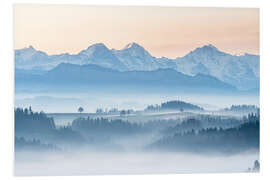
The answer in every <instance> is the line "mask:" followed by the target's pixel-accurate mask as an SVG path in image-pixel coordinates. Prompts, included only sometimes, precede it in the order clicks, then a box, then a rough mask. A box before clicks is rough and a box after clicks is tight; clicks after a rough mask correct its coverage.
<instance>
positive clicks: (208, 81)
mask: <svg viewBox="0 0 270 180" xmlns="http://www.w3.org/2000/svg"><path fill="white" fill-rule="evenodd" d="M15 85H16V90H21V89H23V88H25V89H28V90H31V89H32V90H37V91H39V90H43V91H44V90H45V91H57V90H59V91H66V90H67V91H89V92H90V91H92V92H95V91H99V92H100V91H103V90H104V91H109V92H112V91H116V92H139V91H142V92H146V91H148V92H153V93H154V92H195V93H199V92H201V93H202V92H203V93H217V92H220V93H223V92H235V91H236V88H235V87H234V86H232V85H230V84H227V83H224V82H222V81H220V80H218V79H217V78H215V77H213V76H210V75H204V74H200V73H199V74H197V75H195V76H189V75H185V74H183V73H181V72H177V71H176V70H174V69H158V70H153V71H122V72H121V71H118V70H113V69H110V68H104V67H101V66H98V65H95V64H85V65H76V64H70V63H61V64H59V65H57V66H56V67H55V68H53V69H51V70H49V71H47V72H44V73H39V74H38V73H29V70H21V69H15Z"/></svg>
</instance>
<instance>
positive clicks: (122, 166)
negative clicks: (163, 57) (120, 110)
mask: <svg viewBox="0 0 270 180" xmlns="http://www.w3.org/2000/svg"><path fill="white" fill-rule="evenodd" d="M26 157H27V160H26V159H25V158H26ZM257 159H259V153H258V152H246V153H241V154H236V155H230V156H225V155H219V156H218V155H213V156H211V155H209V154H208V155H201V154H192V153H183V152H180V153H172V152H162V153H161V152H114V153H112V152H111V153H109V152H89V151H88V152H86V151H84V152H80V151H76V152H74V151H72V152H66V153H62V152H60V153H50V154H46V153H34V152H32V153H29V154H28V155H25V154H24V153H23V152H21V153H17V155H16V163H15V175H16V176H29V175H31V176H57V175H65V176H68V175H105V174H153V173H155V174H159V173H160V174H161V173H232V172H238V173H239V172H247V170H248V168H249V167H252V166H253V163H254V161H255V160H257Z"/></svg>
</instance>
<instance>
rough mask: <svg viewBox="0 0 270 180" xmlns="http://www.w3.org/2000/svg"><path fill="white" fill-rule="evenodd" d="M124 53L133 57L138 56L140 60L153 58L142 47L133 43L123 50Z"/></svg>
mask: <svg viewBox="0 0 270 180" xmlns="http://www.w3.org/2000/svg"><path fill="white" fill-rule="evenodd" d="M119 51H122V52H123V53H128V54H129V55H131V56H136V57H140V58H144V57H146V56H148V57H152V56H151V55H150V53H149V52H147V51H146V50H145V49H144V48H143V47H142V46H141V45H139V44H137V43H135V42H132V43H129V44H127V45H126V46H125V47H124V48H123V49H122V50H119Z"/></svg>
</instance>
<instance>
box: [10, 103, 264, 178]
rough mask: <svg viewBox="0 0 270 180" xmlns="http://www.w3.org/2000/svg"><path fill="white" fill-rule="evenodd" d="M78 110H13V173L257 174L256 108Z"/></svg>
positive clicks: (181, 105)
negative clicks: (254, 172)
mask: <svg viewBox="0 0 270 180" xmlns="http://www.w3.org/2000/svg"><path fill="white" fill-rule="evenodd" d="M84 108H85V107H84ZM84 108H83V107H80V108H79V109H78V113H44V112H43V111H41V112H36V111H34V110H32V107H31V106H30V107H29V108H19V107H18V108H15V175H18V176H27V175H89V174H143V173H197V172H201V173H207V172H253V171H257V170H258V167H253V166H255V165H253V164H254V162H255V161H256V160H257V161H258V160H259V124H260V123H259V122H260V121H259V120H260V115H259V108H258V106H256V105H233V106H230V107H227V108H222V109H218V110H206V109H205V108H203V107H201V106H199V105H195V104H192V103H188V102H185V101H181V100H171V101H165V102H161V103H160V104H149V105H148V106H146V107H145V108H144V109H137V110H136V109H117V108H111V109H109V108H106V109H103V108H97V109H96V112H93V113H86V112H85V113H84ZM206 164H207V165H206ZM217 164H219V165H218V166H217ZM33 168H34V169H35V171H33Z"/></svg>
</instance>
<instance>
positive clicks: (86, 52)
mask: <svg viewBox="0 0 270 180" xmlns="http://www.w3.org/2000/svg"><path fill="white" fill-rule="evenodd" d="M108 51H110V50H109V49H108V48H107V47H106V46H105V45H104V44H103V43H96V44H93V45H91V46H89V47H88V48H87V49H85V50H82V51H81V52H80V53H79V54H81V55H86V56H91V55H93V53H95V52H101V53H104V52H108Z"/></svg>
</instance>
